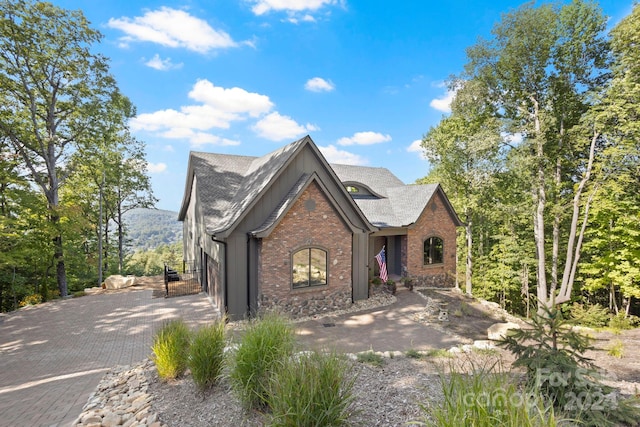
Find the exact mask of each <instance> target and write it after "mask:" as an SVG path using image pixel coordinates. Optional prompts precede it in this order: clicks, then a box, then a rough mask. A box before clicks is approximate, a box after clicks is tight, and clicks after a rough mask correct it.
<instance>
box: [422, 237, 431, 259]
mask: <svg viewBox="0 0 640 427" xmlns="http://www.w3.org/2000/svg"><path fill="white" fill-rule="evenodd" d="M423 255H424V265H428V264H431V239H427V240H425V241H424V253H423Z"/></svg>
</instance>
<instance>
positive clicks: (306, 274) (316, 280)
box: [291, 248, 327, 289]
mask: <svg viewBox="0 0 640 427" xmlns="http://www.w3.org/2000/svg"><path fill="white" fill-rule="evenodd" d="M291 268H292V275H291V277H292V286H293V288H294V289H297V288H307V287H310V286H321V285H326V284H327V251H325V250H324V249H320V248H304V249H300V250H299V251H297V252H294V253H293V256H292V263H291Z"/></svg>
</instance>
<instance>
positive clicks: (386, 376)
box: [147, 356, 442, 427]
mask: <svg viewBox="0 0 640 427" xmlns="http://www.w3.org/2000/svg"><path fill="white" fill-rule="evenodd" d="M436 371H437V370H436V366H435V365H434V363H433V362H429V361H424V360H417V359H411V358H407V357H404V356H401V357H394V358H387V359H385V361H384V364H383V366H381V367H376V366H372V365H368V364H364V363H361V362H354V370H353V372H354V373H355V374H356V375H357V379H356V381H355V384H354V389H353V394H354V396H355V397H356V399H355V402H354V404H353V405H352V410H353V415H352V417H351V421H352V425H354V426H367V427H369V426H371V427H377V426H385V427H391V426H406V425H409V423H410V422H412V421H421V420H424V416H425V413H424V412H423V411H422V410H421V409H420V405H427V406H430V405H437V404H439V402H440V401H441V399H442V391H441V387H440V381H439V377H438V374H437V373H436ZM147 380H148V382H149V389H148V393H149V394H151V395H152V396H153V399H152V404H151V405H152V410H153V412H154V413H156V414H157V415H158V420H160V421H161V422H162V423H163V424H166V425H167V426H170V427H172V426H192V427H200V426H202V427H204V426H242V427H244V426H247V427H248V426H263V425H266V421H267V420H268V418H267V417H265V416H264V415H263V414H260V413H258V412H254V411H252V412H247V411H245V410H244V409H243V408H242V406H241V405H240V402H239V400H238V399H237V398H236V396H235V395H234V394H233V393H232V391H231V389H230V385H229V382H228V381H227V380H226V379H223V380H222V381H221V383H219V384H218V385H216V386H215V387H213V388H212V389H210V390H208V391H206V392H205V393H200V392H199V391H198V390H197V389H196V387H195V386H194V384H193V381H191V378H190V377H189V376H186V377H183V378H182V379H179V380H177V381H172V382H168V383H166V382H162V381H160V380H159V378H158V376H157V374H156V372H155V369H153V368H150V369H148V370H147Z"/></svg>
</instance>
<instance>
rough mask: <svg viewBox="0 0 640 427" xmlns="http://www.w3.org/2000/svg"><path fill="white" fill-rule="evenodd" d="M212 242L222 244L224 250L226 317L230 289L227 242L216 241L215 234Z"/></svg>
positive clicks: (223, 279)
mask: <svg viewBox="0 0 640 427" xmlns="http://www.w3.org/2000/svg"><path fill="white" fill-rule="evenodd" d="M211 240H212V241H214V242H216V243H220V244H221V245H222V247H223V248H224V277H223V278H222V281H223V282H224V314H225V315H226V314H227V311H228V308H227V299H228V295H229V294H228V289H227V274H228V266H229V261H228V257H227V242H224V241H222V240H218V239H216V236H214V235H213V234H212V235H211ZM208 267H209V266H205V268H208Z"/></svg>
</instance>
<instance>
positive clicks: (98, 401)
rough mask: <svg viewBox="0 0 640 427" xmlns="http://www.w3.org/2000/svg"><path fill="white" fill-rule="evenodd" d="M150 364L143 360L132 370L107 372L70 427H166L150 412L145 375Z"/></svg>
mask: <svg viewBox="0 0 640 427" xmlns="http://www.w3.org/2000/svg"><path fill="white" fill-rule="evenodd" d="M152 364H153V363H152V362H151V361H150V360H146V361H145V362H144V363H142V364H139V365H136V366H133V367H130V366H120V367H115V368H113V369H112V370H111V371H109V372H107V374H105V376H104V377H103V378H102V380H101V381H100V384H99V385H98V387H97V388H96V391H95V392H94V393H93V394H92V395H91V396H90V397H89V399H88V401H87V403H86V405H84V408H83V409H82V413H81V414H80V415H79V416H78V418H77V419H76V421H75V422H74V423H73V424H72V425H73V426H75V427H90V426H95V427H116V426H130V425H133V424H135V425H136V426H143V427H151V426H153V427H167V426H166V424H162V423H161V422H159V421H158V416H157V414H155V413H152V412H151V403H150V402H151V399H152V396H151V395H150V394H149V393H148V392H147V390H148V388H149V384H148V381H147V378H146V376H145V372H146V371H147V370H148V369H149V367H150V366H152Z"/></svg>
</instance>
